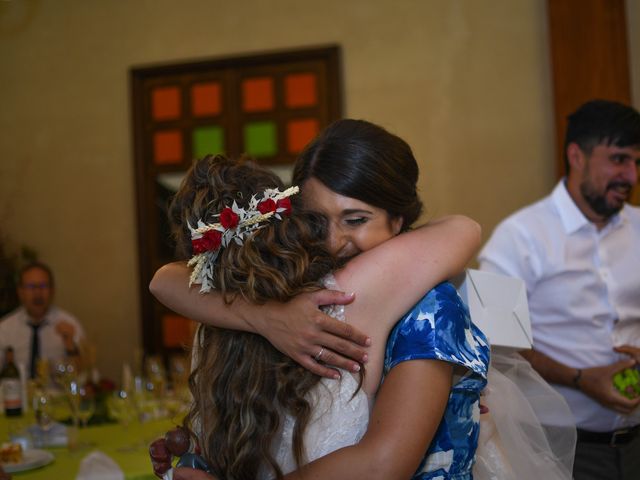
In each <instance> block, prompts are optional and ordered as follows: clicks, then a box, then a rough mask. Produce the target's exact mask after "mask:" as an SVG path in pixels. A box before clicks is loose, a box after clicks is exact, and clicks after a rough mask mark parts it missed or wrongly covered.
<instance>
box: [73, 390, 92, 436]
mask: <svg viewBox="0 0 640 480" xmlns="http://www.w3.org/2000/svg"><path fill="white" fill-rule="evenodd" d="M76 408H77V411H76V415H77V416H78V419H79V420H80V422H81V423H82V426H83V427H84V428H86V427H87V423H89V419H91V417H92V416H93V414H94V413H95V412H96V402H95V399H94V397H93V393H92V392H89V391H88V390H87V389H86V388H85V387H80V388H78V399H77V401H76Z"/></svg>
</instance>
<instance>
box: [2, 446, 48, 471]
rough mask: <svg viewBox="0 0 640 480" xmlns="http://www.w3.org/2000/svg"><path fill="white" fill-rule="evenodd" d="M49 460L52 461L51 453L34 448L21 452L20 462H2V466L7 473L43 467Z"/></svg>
mask: <svg viewBox="0 0 640 480" xmlns="http://www.w3.org/2000/svg"><path fill="white" fill-rule="evenodd" d="M51 462H53V453H51V452H47V451H46V450H38V449H36V448H34V449H31V450H25V451H24V452H23V453H22V461H21V462H20V463H3V464H2V468H4V471H5V472H7V473H16V472H24V471H25V470H33V469H34V468H40V467H44V466H45V465H48V464H50V463H51Z"/></svg>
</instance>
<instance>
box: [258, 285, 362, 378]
mask: <svg viewBox="0 0 640 480" xmlns="http://www.w3.org/2000/svg"><path fill="white" fill-rule="evenodd" d="M353 299H354V296H353V295H352V294H351V295H349V294H345V293H343V292H339V291H336V290H319V291H317V292H311V293H304V294H300V295H298V296H297V297H295V298H293V299H292V300H290V301H289V302H287V303H285V304H283V303H277V302H272V303H269V304H267V305H264V306H263V307H262V309H263V310H264V313H263V315H261V317H260V319H259V320H258V321H252V322H251V323H252V324H253V327H254V328H255V330H256V332H257V333H258V334H260V335H262V336H264V337H265V338H267V339H268V340H269V342H271V344H272V345H273V346H274V347H276V348H277V349H278V350H280V351H281V352H282V353H284V354H285V355H288V356H289V357H291V358H292V359H293V360H295V361H296V362H298V363H299V364H300V365H302V366H303V367H305V368H306V369H307V370H309V371H311V372H313V373H315V374H317V375H321V376H323V377H328V378H337V377H338V376H339V374H338V372H337V371H336V370H335V369H334V368H331V367H336V368H342V369H344V370H348V371H352V372H355V371H358V370H359V369H360V365H359V362H360V363H365V362H366V361H367V351H366V347H368V346H369V344H370V339H369V337H367V335H365V334H363V333H361V332H360V331H358V330H356V329H355V328H354V327H353V326H351V325H349V324H348V323H345V322H341V321H340V320H336V319H335V318H332V317H330V316H329V315H327V314H325V313H323V312H322V311H321V310H320V309H319V307H320V306H322V305H333V304H338V305H346V304H349V303H351V302H352V301H353Z"/></svg>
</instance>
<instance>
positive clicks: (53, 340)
mask: <svg viewBox="0 0 640 480" xmlns="http://www.w3.org/2000/svg"><path fill="white" fill-rule="evenodd" d="M53 293H54V283H53V273H52V272H51V269H50V268H49V267H48V266H47V265H45V264H43V263H40V262H33V263H30V264H28V265H26V266H25V267H23V268H22V269H21V270H20V273H19V277H18V298H19V300H20V304H21V305H20V307H18V308H17V309H16V310H14V311H13V312H11V313H9V314H8V315H6V316H5V317H4V318H2V319H1V320H0V351H2V352H4V350H5V349H6V348H7V347H13V350H14V352H15V359H16V364H18V365H20V364H23V365H25V366H26V368H27V369H28V372H29V376H30V377H31V378H34V377H35V376H36V366H37V361H38V359H39V358H44V359H47V360H49V361H50V362H54V361H57V360H60V359H62V358H64V357H68V356H76V355H78V353H79V352H78V343H79V341H80V340H81V339H82V338H83V337H84V332H83V330H82V327H81V326H80V323H78V321H77V320H76V319H75V318H74V317H73V316H72V315H70V314H69V313H67V312H65V311H64V310H61V309H60V308H58V307H56V306H54V305H52V304H51V302H52V300H53Z"/></svg>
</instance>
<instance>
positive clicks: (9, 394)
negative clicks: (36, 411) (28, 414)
mask: <svg viewBox="0 0 640 480" xmlns="http://www.w3.org/2000/svg"><path fill="white" fill-rule="evenodd" d="M0 385H1V386H2V395H3V397H4V414H5V415H6V416H7V417H16V416H19V415H22V384H21V383H20V372H19V371H18V367H16V364H15V361H14V358H13V348H12V347H7V348H6V349H5V353H4V367H2V370H0Z"/></svg>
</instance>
